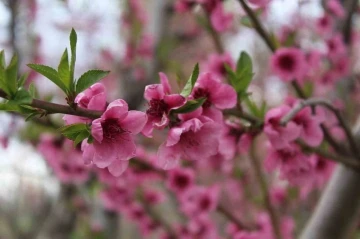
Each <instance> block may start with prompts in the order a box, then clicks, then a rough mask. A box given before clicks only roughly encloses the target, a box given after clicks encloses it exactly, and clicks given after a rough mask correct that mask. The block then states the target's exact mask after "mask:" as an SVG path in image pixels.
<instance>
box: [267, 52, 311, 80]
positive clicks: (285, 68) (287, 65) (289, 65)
mask: <svg viewBox="0 0 360 239" xmlns="http://www.w3.org/2000/svg"><path fill="white" fill-rule="evenodd" d="M270 64H271V69H272V71H273V72H274V73H275V74H276V75H277V76H279V77H280V78H281V79H282V80H283V81H291V80H295V79H296V80H298V81H300V82H301V81H302V80H303V77H304V75H305V73H306V66H307V64H306V60H305V54H304V53H303V51H302V50H300V49H298V48H294V47H290V48H280V49H278V50H276V52H275V53H274V55H272V56H271V62H270Z"/></svg>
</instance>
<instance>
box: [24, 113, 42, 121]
mask: <svg viewBox="0 0 360 239" xmlns="http://www.w3.org/2000/svg"><path fill="white" fill-rule="evenodd" d="M37 115H40V112H38V111H35V112H32V113H31V114H29V115H28V116H27V117H26V118H25V121H29V120H31V119H32V118H34V117H35V116H37Z"/></svg>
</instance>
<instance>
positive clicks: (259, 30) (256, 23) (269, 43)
mask: <svg viewBox="0 0 360 239" xmlns="http://www.w3.org/2000/svg"><path fill="white" fill-rule="evenodd" d="M238 1H239V2H240V4H241V6H242V8H243V9H244V10H245V12H246V13H247V15H248V16H249V18H250V20H251V22H252V24H253V25H254V28H255V30H256V31H257V33H258V34H259V35H260V36H261V37H262V39H264V41H265V43H266V45H267V46H268V47H269V48H270V50H271V51H273V52H274V51H275V50H276V46H275V44H274V43H273V41H272V40H271V38H270V36H269V35H268V34H267V32H266V31H265V29H264V27H263V26H262V25H261V23H260V21H259V20H258V19H257V17H256V15H255V13H254V12H253V10H252V9H251V8H250V7H249V6H248V5H247V3H246V2H245V0H238Z"/></svg>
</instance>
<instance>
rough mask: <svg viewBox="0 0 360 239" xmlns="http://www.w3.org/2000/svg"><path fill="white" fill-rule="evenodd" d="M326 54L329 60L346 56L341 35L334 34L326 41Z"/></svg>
mask: <svg viewBox="0 0 360 239" xmlns="http://www.w3.org/2000/svg"><path fill="white" fill-rule="evenodd" d="M326 46H327V50H328V51H327V53H328V55H329V57H330V58H331V59H336V58H339V57H343V56H344V54H346V46H345V43H344V41H343V38H342V35H340V34H336V35H334V36H332V37H331V38H329V39H327V40H326Z"/></svg>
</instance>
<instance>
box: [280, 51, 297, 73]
mask: <svg viewBox="0 0 360 239" xmlns="http://www.w3.org/2000/svg"><path fill="white" fill-rule="evenodd" d="M279 65H280V67H281V69H283V70H285V71H293V70H294V68H295V60H294V58H293V57H292V56H290V55H284V56H282V57H280V59H279Z"/></svg>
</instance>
